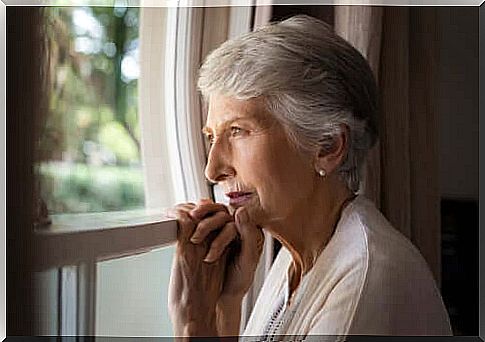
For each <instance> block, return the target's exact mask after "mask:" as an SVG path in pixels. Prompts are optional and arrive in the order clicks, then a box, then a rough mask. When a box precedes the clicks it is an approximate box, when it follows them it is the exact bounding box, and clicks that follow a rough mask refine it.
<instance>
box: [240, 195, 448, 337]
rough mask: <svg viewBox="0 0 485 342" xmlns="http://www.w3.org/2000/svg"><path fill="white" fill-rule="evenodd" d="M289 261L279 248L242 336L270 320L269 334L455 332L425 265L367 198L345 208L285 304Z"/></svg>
mask: <svg viewBox="0 0 485 342" xmlns="http://www.w3.org/2000/svg"><path fill="white" fill-rule="evenodd" d="M290 263H291V255H290V253H289V252H288V250H287V249H285V248H284V247H282V248H281V251H280V252H279V253H278V256H277V258H276V260H275V262H274V264H273V266H272V268H271V270H270V272H269V275H268V277H267V279H266V280H265V282H264V285H263V287H262V289H261V292H260V294H259V296H258V299H257V301H256V304H255V307H254V310H253V312H252V314H251V317H250V319H249V321H248V324H247V326H246V329H245V331H244V334H243V336H262V335H264V332H265V330H266V329H267V328H268V327H267V326H268V323H269V321H271V316H272V315H273V316H275V317H276V318H275V319H274V321H275V322H274V323H275V324H274V325H272V327H273V329H272V330H270V335H272V334H277V335H299V336H306V335H343V336H345V335H354V334H355V335H451V334H452V332H451V327H450V322H449V318H448V314H447V312H446V309H445V306H444V304H443V301H442V299H441V296H440V292H439V290H438V288H437V286H436V283H435V281H434V278H433V276H432V273H431V271H430V270H429V268H428V266H427V264H426V262H425V260H424V259H423V257H422V256H421V254H420V253H419V252H418V250H417V249H416V247H415V246H414V245H413V244H412V243H411V242H410V241H409V240H408V239H407V238H406V237H404V236H403V235H402V234H401V233H400V232H398V231H397V230H395V229H394V228H393V227H392V226H391V225H390V223H389V222H388V221H387V220H386V219H385V218H384V216H383V215H382V214H381V213H380V212H379V211H378V210H377V209H376V208H375V206H374V204H373V203H372V202H370V201H369V200H367V199H366V198H365V197H363V196H362V195H360V196H357V197H356V198H355V199H354V200H353V201H352V202H351V203H350V204H349V205H348V206H347V207H346V208H345V209H344V210H343V212H342V216H341V219H340V221H339V223H338V225H337V227H336V230H335V233H334V235H333V237H332V238H331V240H330V241H329V243H328V245H327V246H326V247H325V249H324V250H323V252H322V253H321V254H320V256H319V258H318V259H317V261H316V263H315V265H314V266H313V267H312V269H311V270H310V271H309V272H308V273H307V274H305V276H304V277H303V279H302V281H301V283H300V285H299V286H298V288H297V289H296V291H295V293H294V295H293V299H292V303H291V305H290V306H287V300H288V289H289V287H288V275H287V272H288V268H289V266H290ZM278 307H281V308H282V309H281V310H279V312H278V311H277V312H274V311H275V310H277V308H278ZM288 338H289V337H288ZM290 339H291V338H290ZM251 340H252V339H251ZM293 340H294V338H293Z"/></svg>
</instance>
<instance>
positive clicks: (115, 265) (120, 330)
mask: <svg viewBox="0 0 485 342" xmlns="http://www.w3.org/2000/svg"><path fill="white" fill-rule="evenodd" d="M173 252H174V247H167V248H161V249H158V250H155V251H152V252H148V253H144V254H141V255H136V256H131V257H126V258H122V259H116V260H110V261H104V262H99V263H98V266H97V269H98V271H97V290H96V293H97V300H96V335H98V336H99V335H101V336H172V326H171V323H170V319H169V316H168V311H167V300H168V283H169V279H170V270H171V266H172V257H173Z"/></svg>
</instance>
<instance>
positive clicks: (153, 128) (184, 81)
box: [34, 1, 273, 336]
mask: <svg viewBox="0 0 485 342" xmlns="http://www.w3.org/2000/svg"><path fill="white" fill-rule="evenodd" d="M253 8H254V7H253V6H252V2H251V1H248V5H247V6H246V7H241V6H231V7H229V8H226V9H223V8H210V7H202V8H194V7H174V8H156V9H155V8H151V9H150V11H158V12H160V13H158V14H161V15H164V16H165V19H166V25H163V24H162V25H161V24H158V27H156V25H157V23H160V22H161V20H160V16H158V17H157V16H155V15H153V13H152V15H151V16H150V15H147V13H146V12H145V11H144V8H143V7H142V8H141V11H140V12H141V13H140V17H142V16H144V19H143V20H140V36H141V37H140V45H141V49H143V46H145V48H146V47H148V46H149V47H153V46H155V48H151V49H149V50H148V52H149V53H150V54H151V55H150V57H153V58H149V60H150V62H149V63H148V64H150V65H146V66H143V64H142V65H141V67H142V70H141V76H140V80H139V87H143V85H140V84H141V83H142V82H140V81H141V78H142V77H143V74H144V71H143V68H147V69H146V70H145V75H148V76H145V77H149V79H145V81H146V82H145V85H146V86H145V87H144V88H142V90H140V102H139V112H140V116H139V119H140V129H141V130H142V134H141V136H142V139H141V150H142V162H143V170H144V171H143V172H144V177H145V199H146V208H145V209H141V210H133V211H123V212H105V213H90V214H61V215H54V216H53V217H52V224H51V225H49V226H44V227H42V226H39V227H36V229H35V230H34V246H36V249H35V251H34V253H35V255H36V257H35V258H34V260H35V263H34V270H35V271H37V272H40V271H44V270H47V269H49V268H60V271H59V272H58V281H57V283H58V285H59V290H58V293H59V297H58V305H59V310H58V315H59V317H58V320H57V321H58V326H57V334H59V335H62V336H66V335H84V336H86V335H88V336H94V335H95V331H96V329H95V315H96V312H95V310H96V273H97V262H100V261H106V260H111V259H118V258H122V257H126V256H132V255H136V254H140V253H146V252H148V251H151V250H154V249H158V248H163V247H167V246H170V245H172V244H174V243H175V242H176V235H177V222H176V220H174V219H173V218H169V217H168V216H167V214H166V212H165V210H164V209H162V208H161V207H163V206H166V205H167V203H169V202H174V201H175V202H183V201H190V200H196V199H198V198H202V197H209V196H210V197H213V196H214V192H213V190H214V189H213V188H212V186H211V185H210V184H209V183H208V182H207V181H206V180H205V177H204V174H203V169H204V165H205V159H206V148H205V145H204V140H203V138H202V134H201V132H200V127H201V126H202V125H201V122H202V121H205V118H206V113H204V112H203V108H202V104H201V101H200V96H199V94H198V92H197V89H196V80H195V77H194V75H196V70H197V69H198V66H199V65H200V63H201V60H202V58H203V57H204V56H205V54H207V53H208V52H209V51H210V50H212V49H213V48H214V47H216V46H218V45H219V44H220V43H222V42H223V41H225V40H226V39H228V38H232V37H234V36H237V35H239V34H241V33H244V32H247V31H249V30H250V29H251V19H252V16H253ZM257 10H258V8H256V11H257ZM221 22H222V23H225V28H226V29H225V30H221V29H220V26H218V27H217V28H215V27H213V25H212V26H211V23H221ZM147 28H149V29H150V30H152V31H153V30H155V31H156V30H157V29H158V33H160V32H162V34H164V35H163V37H162V39H164V41H162V42H160V41H157V44H155V45H153V36H154V35H156V34H154V33H155V32H151V33H150V35H149V37H148V36H147V37H143V36H142V30H146V29H147ZM158 39H160V37H158ZM171 44H172V45H171ZM173 44H175V46H176V48H170V46H172V47H173ZM162 45H163V46H164V51H162V52H160V51H158V52H157V48H158V49H159V48H160V46H162ZM169 45H170V46H169ZM194 51H195V53H193V52H194ZM153 54H154V55H153ZM160 59H162V61H160ZM161 62H163V63H164V70H163V74H162V75H160V74H159V73H157V72H155V73H153V72H152V71H153V63H158V64H160V63H161ZM155 70H157V71H158V72H162V70H161V67H160V65H159V66H158V69H155ZM175 75H182V76H183V77H180V76H177V77H175ZM160 76H163V77H160ZM157 95H158V97H157ZM150 99H151V100H150ZM163 112H173V113H176V114H177V115H173V116H164V117H165V118H162V119H160V113H163ZM181 113H184V115H181ZM175 117H177V120H178V121H177V120H174V118H175ZM194 117H196V118H197V119H196V120H193V118H194ZM157 120H158V121H157ZM160 132H165V133H167V134H168V136H169V140H170V144H174V145H175V146H177V150H178V153H173V152H170V149H167V148H166V146H164V144H160V143H159V141H158V140H157V142H158V143H153V140H152V138H153V137H156V135H157V134H160ZM170 132H171V133H170ZM174 132H175V134H174ZM199 137H200V139H199ZM172 150H173V149H172ZM167 160H168V161H169V162H168V163H167ZM160 165H163V167H162V169H161V170H159V169H160ZM157 170H158V172H157ZM160 171H161V172H160ZM167 176H168V178H169V179H170V178H171V179H172V180H173V182H167ZM177 179H178V180H183V184H182V183H181V182H178V183H177V182H175V180H177ZM161 185H164V186H172V189H171V190H173V192H172V194H173V196H172V197H170V198H167V197H165V198H164V197H163V195H161V194H160V191H159V190H158V189H160V188H163V187H160V186H161ZM265 235H266V242H265V248H264V252H263V256H262V257H261V260H260V263H259V265H258V269H257V271H256V276H255V281H254V283H253V286H252V287H251V289H250V290H249V291H248V294H247V295H246V296H245V299H244V302H243V308H242V311H243V313H242V316H241V333H242V331H243V330H244V328H245V325H246V323H247V320H248V318H249V315H250V312H251V310H252V308H253V306H254V302H255V300H256V297H257V294H258V292H259V290H260V288H261V286H262V283H263V281H264V278H265V276H266V274H267V272H268V270H269V267H270V266H271V262H272V260H273V255H272V250H273V248H272V246H273V243H272V238H271V237H270V236H269V235H268V234H267V233H266V232H265Z"/></svg>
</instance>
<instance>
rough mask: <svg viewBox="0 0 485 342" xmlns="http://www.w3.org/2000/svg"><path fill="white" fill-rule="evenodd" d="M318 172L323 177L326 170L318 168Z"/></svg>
mask: <svg viewBox="0 0 485 342" xmlns="http://www.w3.org/2000/svg"><path fill="white" fill-rule="evenodd" d="M318 174H319V175H320V176H322V177H325V176H326V175H327V171H325V170H324V169H320V170H318Z"/></svg>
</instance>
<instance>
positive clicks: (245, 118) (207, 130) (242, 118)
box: [202, 116, 263, 135]
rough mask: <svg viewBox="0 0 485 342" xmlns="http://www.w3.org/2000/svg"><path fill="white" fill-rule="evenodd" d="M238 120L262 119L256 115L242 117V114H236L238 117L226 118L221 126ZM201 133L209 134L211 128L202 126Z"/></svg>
mask: <svg viewBox="0 0 485 342" xmlns="http://www.w3.org/2000/svg"><path fill="white" fill-rule="evenodd" d="M239 120H241V121H243V120H253V121H256V122H258V123H261V122H262V121H263V120H261V119H258V118H256V116H244V117H243V116H238V117H235V118H233V119H230V120H227V121H225V122H223V123H222V125H221V126H229V125H230V124H232V123H233V122H235V121H239ZM202 133H204V134H206V135H207V134H211V133H212V128H210V127H207V126H204V127H203V128H202Z"/></svg>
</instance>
